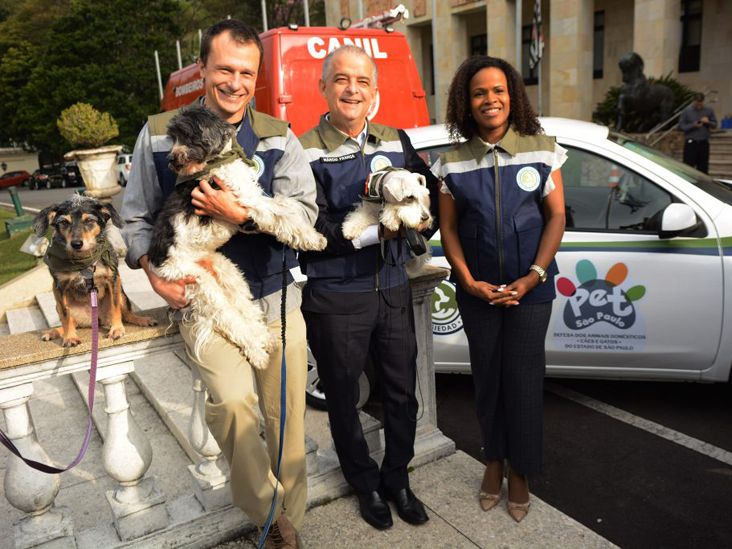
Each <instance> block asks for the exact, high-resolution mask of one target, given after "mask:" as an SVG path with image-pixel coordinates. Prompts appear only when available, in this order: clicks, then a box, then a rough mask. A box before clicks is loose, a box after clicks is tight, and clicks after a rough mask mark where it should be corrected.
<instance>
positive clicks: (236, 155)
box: [175, 139, 256, 186]
mask: <svg viewBox="0 0 732 549" xmlns="http://www.w3.org/2000/svg"><path fill="white" fill-rule="evenodd" d="M235 160H242V161H243V162H244V163H245V164H247V165H249V166H251V167H256V164H255V163H254V162H253V161H252V159H251V158H249V157H247V153H245V152H244V149H242V147H241V145H239V143H238V142H237V141H236V139H232V144H231V149H230V150H228V151H227V152H225V153H223V154H220V155H218V156H216V157H215V158H212V159H211V160H209V161H207V162H206V167H205V168H204V169H202V170H201V171H198V172H196V173H192V174H190V175H179V176H178V178H177V179H176V180H175V184H176V186H178V185H180V184H182V183H187V182H188V181H197V180H199V179H206V176H207V175H208V174H209V173H211V171H212V170H214V169H215V168H218V167H221V166H224V165H226V164H229V163H230V162H234V161H235Z"/></svg>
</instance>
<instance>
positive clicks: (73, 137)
mask: <svg viewBox="0 0 732 549" xmlns="http://www.w3.org/2000/svg"><path fill="white" fill-rule="evenodd" d="M56 125H57V126H58V131H59V132H61V136H62V137H63V138H64V139H65V140H66V141H68V142H69V143H71V145H72V146H74V147H88V148H90V149H95V148H97V147H101V146H102V145H104V144H105V143H106V142H107V141H109V140H110V139H112V138H113V137H117V136H118V135H119V128H118V127H117V122H115V120H114V118H112V115H111V114H109V113H107V112H99V111H98V110H97V109H95V108H94V107H92V106H91V105H89V104H88V103H76V104H75V105H71V106H70V107H69V108H68V109H65V110H64V111H62V112H61V116H59V117H58V120H57V121H56Z"/></svg>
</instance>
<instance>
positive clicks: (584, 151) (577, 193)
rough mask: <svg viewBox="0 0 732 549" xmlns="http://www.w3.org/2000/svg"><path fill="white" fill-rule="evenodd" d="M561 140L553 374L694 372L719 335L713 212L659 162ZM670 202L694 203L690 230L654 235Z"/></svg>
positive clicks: (550, 350)
mask: <svg viewBox="0 0 732 549" xmlns="http://www.w3.org/2000/svg"><path fill="white" fill-rule="evenodd" d="M560 142H561V143H562V145H563V146H564V147H565V148H567V149H568V151H569V154H568V159H567V162H566V163H565V164H564V166H563V167H562V177H563V180H564V189H565V202H566V209H567V228H566V232H565V236H564V239H563V241H562V245H561V248H560V251H559V254H558V255H557V262H558V265H559V270H560V274H559V276H558V277H557V279H556V287H557V299H556V301H555V302H554V306H553V312H552V319H551V321H550V326H549V331H548V333H547V362H548V364H549V372H550V373H554V374H564V375H590V376H608V377H613V375H618V376H623V377H634V376H635V375H638V376H639V377H641V376H646V377H656V378H664V377H668V378H692V379H693V378H694V377H695V376H696V375H697V373H698V372H699V371H700V370H703V369H705V368H708V367H709V366H710V365H711V364H712V362H713V361H714V358H715V355H716V352H717V349H718V345H719V341H720V340H719V338H720V329H721V323H722V282H723V281H722V257H721V255H720V251H719V246H718V242H717V238H716V233H715V231H714V225H713V224H712V221H711V219H710V218H709V217H708V216H707V215H706V213H705V212H704V210H703V209H702V208H701V206H700V205H699V204H697V203H695V202H694V201H693V200H691V199H690V198H689V197H688V196H685V195H684V193H683V185H681V183H683V182H680V181H676V182H673V178H674V176H673V174H671V173H670V172H668V171H667V170H665V169H664V168H662V167H661V166H658V165H656V164H654V163H652V162H650V161H648V160H645V159H643V158H640V157H638V155H633V154H625V153H624V152H623V149H622V148H621V147H619V146H616V145H613V144H611V143H609V142H607V143H608V145H607V147H603V146H601V145H598V144H594V145H593V144H591V143H590V144H588V143H583V142H580V141H573V140H560ZM664 178H665V179H664ZM672 202H683V203H686V204H688V205H689V206H691V207H692V208H693V209H694V210H695V212H696V214H697V217H698V219H699V221H700V222H701V224H700V228H699V229H698V231H697V232H696V233H695V235H696V236H695V237H675V238H668V239H663V238H660V237H659V235H658V230H657V228H658V222H659V219H660V212H662V211H663V209H664V208H665V207H666V206H668V205H669V204H671V203H672Z"/></svg>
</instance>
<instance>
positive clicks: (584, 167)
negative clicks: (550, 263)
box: [562, 146, 673, 232]
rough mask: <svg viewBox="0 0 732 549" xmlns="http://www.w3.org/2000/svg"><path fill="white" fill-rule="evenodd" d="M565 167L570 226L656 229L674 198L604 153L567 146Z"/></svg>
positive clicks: (604, 229)
mask: <svg viewBox="0 0 732 549" xmlns="http://www.w3.org/2000/svg"><path fill="white" fill-rule="evenodd" d="M565 147H566V148H567V149H568V155H567V161H566V162H565V163H564V166H562V180H563V181H564V196H565V208H566V212H567V229H570V230H589V231H598V230H599V231H640V232H656V231H657V230H658V219H657V218H658V216H656V214H658V213H659V212H661V211H662V210H663V209H664V208H665V207H666V206H668V205H669V204H671V202H673V197H672V196H671V195H670V194H669V193H667V192H666V191H664V190H663V189H661V188H660V187H658V186H657V185H656V184H655V183H653V182H652V181H650V180H648V179H646V178H645V177H643V176H641V175H638V174H637V173H635V172H633V171H632V170H629V169H627V168H625V167H624V166H621V165H619V164H616V163H614V162H612V161H611V160H609V159H608V158H605V157H603V156H599V155H596V154H594V153H590V152H587V151H583V150H581V149H577V148H574V147H569V146H565Z"/></svg>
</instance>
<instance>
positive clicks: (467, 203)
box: [440, 136, 558, 303]
mask: <svg viewBox="0 0 732 549" xmlns="http://www.w3.org/2000/svg"><path fill="white" fill-rule="evenodd" d="M515 137H517V138H518V140H519V142H520V140H521V139H522V138H520V137H518V136H515ZM537 138H541V139H542V140H545V139H550V138H547V137H545V136H537V137H534V140H536V139H537ZM552 143H553V140H552ZM552 146H553V145H552ZM471 149H472V147H471V142H467V143H463V144H461V145H459V146H458V150H455V151H450V152H448V153H446V154H444V155H443V156H442V157H441V167H440V169H441V175H442V176H443V178H444V181H445V183H446V185H447V187H448V188H449V189H450V192H451V193H452V196H453V198H454V199H455V206H456V209H457V219H458V236H459V238H460V243H461V245H462V248H463V253H464V255H465V261H466V263H467V265H468V268H469V269H470V272H471V274H472V275H473V277H474V278H475V279H476V280H483V281H486V282H490V283H491V284H509V283H511V282H513V281H514V280H516V279H518V278H520V277H522V276H524V275H526V274H527V273H528V272H529V267H530V266H531V264H532V263H533V262H534V259H535V257H536V253H537V251H538V249H539V241H540V240H541V235H542V232H543V230H544V214H543V207H542V192H543V190H544V186H545V184H546V181H547V178H548V177H549V174H550V172H551V163H547V158H549V157H550V153H549V151H546V150H544V151H522V150H520V149H519V150H518V154H515V155H513V156H511V157H510V161H509V163H508V164H506V160H505V158H506V156H507V155H506V153H505V152H504V153H500V154H501V159H500V160H499V162H498V169H497V170H496V169H495V165H494V161H495V159H496V157H497V156H498V155H499V153H498V152H497V151H495V152H488V154H487V155H485V157H484V158H482V159H481V161H480V164H478V162H477V161H476V160H475V159H474V158H473V153H472V150H471ZM543 157H547V158H543ZM557 272H558V269H557V264H556V261H554V260H552V262H551V264H550V265H549V267H548V268H547V280H546V282H545V283H543V284H539V285H538V286H537V287H536V288H534V289H533V290H532V291H530V292H529V293H528V294H526V296H524V298H523V299H522V300H521V302H522V303H542V302H546V301H551V300H553V299H554V298H555V297H556V292H555V289H554V276H555V275H556V274H557ZM455 282H456V283H457V281H455ZM458 287H459V284H458ZM459 291H460V292H461V293H462V294H465V292H462V289H460V288H459ZM461 298H462V299H468V300H470V299H471V298H472V299H475V300H477V299H478V298H473V297H472V296H469V295H467V294H465V295H461Z"/></svg>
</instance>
